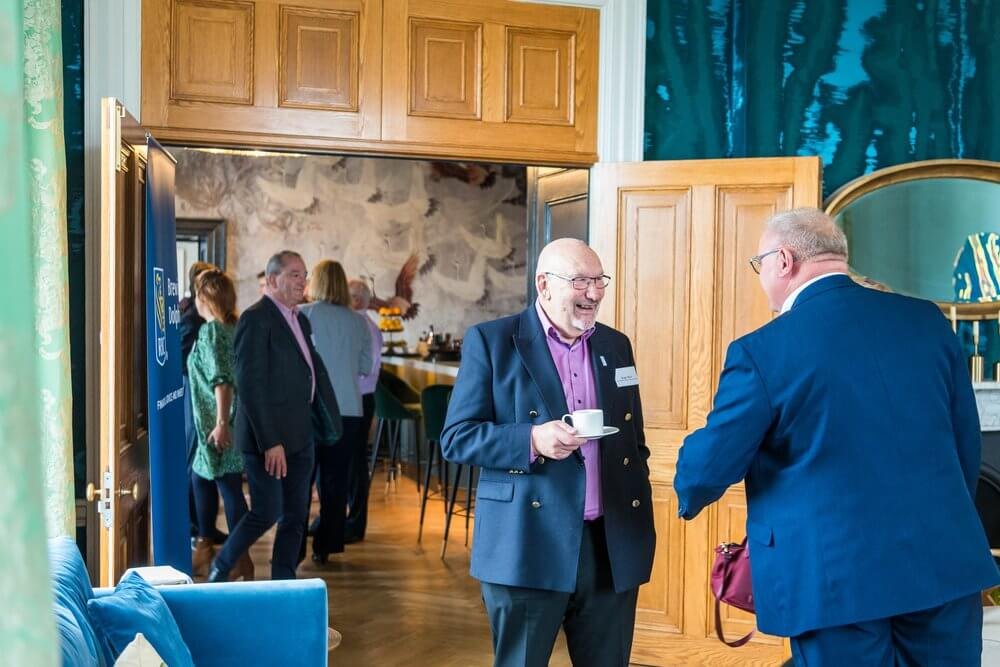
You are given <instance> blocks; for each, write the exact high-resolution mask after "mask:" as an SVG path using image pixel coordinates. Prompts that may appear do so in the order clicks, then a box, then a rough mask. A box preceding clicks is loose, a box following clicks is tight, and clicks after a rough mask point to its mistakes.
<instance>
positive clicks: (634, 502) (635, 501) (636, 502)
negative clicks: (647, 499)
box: [632, 498, 639, 507]
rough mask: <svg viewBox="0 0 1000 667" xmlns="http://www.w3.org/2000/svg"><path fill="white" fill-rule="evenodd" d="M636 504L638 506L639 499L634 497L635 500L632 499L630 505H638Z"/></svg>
mask: <svg viewBox="0 0 1000 667" xmlns="http://www.w3.org/2000/svg"><path fill="white" fill-rule="evenodd" d="M638 506H639V499H638V498H636V499H635V500H633V501H632V507H638Z"/></svg>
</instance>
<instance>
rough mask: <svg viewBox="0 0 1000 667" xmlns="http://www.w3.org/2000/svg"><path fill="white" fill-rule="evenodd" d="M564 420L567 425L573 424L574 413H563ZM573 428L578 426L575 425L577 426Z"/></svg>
mask: <svg viewBox="0 0 1000 667" xmlns="http://www.w3.org/2000/svg"><path fill="white" fill-rule="evenodd" d="M567 419H568V420H569V421H566V420H567ZM562 422H563V423H564V424H566V426H573V415H563V416H562ZM573 428H576V427H575V426H573Z"/></svg>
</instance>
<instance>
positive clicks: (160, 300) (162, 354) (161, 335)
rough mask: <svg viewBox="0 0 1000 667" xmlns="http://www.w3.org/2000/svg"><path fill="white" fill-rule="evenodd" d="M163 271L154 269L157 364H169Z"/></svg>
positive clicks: (157, 268)
mask: <svg viewBox="0 0 1000 667" xmlns="http://www.w3.org/2000/svg"><path fill="white" fill-rule="evenodd" d="M163 283H164V277H163V269H161V268H159V267H153V310H154V313H155V314H156V331H155V332H154V334H153V335H154V336H156V363H158V364H159V365H161V366H162V365H164V364H165V363H167V296H166V289H165V286H164V284H163Z"/></svg>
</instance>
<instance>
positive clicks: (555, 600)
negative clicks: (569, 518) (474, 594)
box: [480, 519, 638, 667]
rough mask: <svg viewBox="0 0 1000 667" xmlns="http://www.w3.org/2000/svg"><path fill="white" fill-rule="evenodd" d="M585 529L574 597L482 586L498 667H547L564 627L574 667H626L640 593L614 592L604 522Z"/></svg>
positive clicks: (540, 591)
mask: <svg viewBox="0 0 1000 667" xmlns="http://www.w3.org/2000/svg"><path fill="white" fill-rule="evenodd" d="M584 525H585V526H586V527H585V528H584V531H583V539H582V540H581V544H580V562H579V566H578V569H577V575H576V590H575V591H574V592H572V593H560V592H557V591H547V590H541V589H537V588H519V587H516V586H503V585H500V584H490V583H487V582H485V581H484V582H481V584H480V586H481V588H482V593H483V602H484V603H485V605H486V612H487V614H488V615H489V617H490V629H491V630H492V631H493V664H494V667H545V666H546V665H548V664H549V658H550V657H551V655H552V647H553V646H554V645H555V642H556V635H557V634H558V633H559V628H560V627H562V628H563V630H564V631H565V633H566V644H567V647H568V648H569V657H570V659H571V660H572V662H573V665H574V667H628V662H629V655H630V654H631V652H632V630H633V628H634V626H635V606H636V601H637V599H638V597H637V595H638V589H636V588H633V589H631V590H628V591H623V592H621V593H616V592H615V589H614V586H613V584H612V580H611V561H610V560H609V559H608V544H607V541H606V539H605V536H604V521H603V520H602V519H598V520H596V521H591V522H586V523H585V524H584Z"/></svg>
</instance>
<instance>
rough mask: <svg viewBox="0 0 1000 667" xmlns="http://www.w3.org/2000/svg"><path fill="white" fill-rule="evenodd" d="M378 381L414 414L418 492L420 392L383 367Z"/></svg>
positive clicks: (419, 478) (419, 480) (421, 411)
mask: <svg viewBox="0 0 1000 667" xmlns="http://www.w3.org/2000/svg"><path fill="white" fill-rule="evenodd" d="M378 381H379V382H380V383H381V384H382V385H383V386H384V387H385V388H386V389H388V390H389V391H390V392H391V393H392V395H393V396H395V397H396V398H398V399H399V402H400V403H402V404H403V407H404V408H406V409H407V410H409V411H410V412H412V413H413V414H414V415H415V419H414V429H413V450H414V454H415V456H416V459H417V493H418V494H419V493H420V484H421V479H422V475H421V474H420V469H421V463H422V461H423V459H422V458H421V445H420V441H421V438H420V435H421V434H420V420H421V419H422V418H423V407H422V406H421V404H420V393H419V392H418V391H417V390H416V389H415V388H414V387H413V385H411V384H410V383H409V382H407V381H406V380H404V379H403V378H401V377H399V376H398V375H396V374H395V373H391V372H389V371H387V370H385V369H382V370H380V371H379V374H378ZM402 444H403V441H402V437H400V442H399V447H400V449H402Z"/></svg>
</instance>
